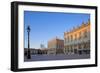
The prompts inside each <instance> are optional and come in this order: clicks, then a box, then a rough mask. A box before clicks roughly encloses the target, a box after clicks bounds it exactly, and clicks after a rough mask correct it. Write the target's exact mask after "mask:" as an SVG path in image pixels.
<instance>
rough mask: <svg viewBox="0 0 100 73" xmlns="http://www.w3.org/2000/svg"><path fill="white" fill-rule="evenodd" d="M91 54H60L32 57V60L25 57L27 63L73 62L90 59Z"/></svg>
mask: <svg viewBox="0 0 100 73" xmlns="http://www.w3.org/2000/svg"><path fill="white" fill-rule="evenodd" d="M89 58H90V54H81V55H79V54H72V55H68V54H67V55H65V54H58V55H31V59H27V57H26V56H25V57H24V61H25V62H30V61H48V60H49V61H50V60H73V59H89Z"/></svg>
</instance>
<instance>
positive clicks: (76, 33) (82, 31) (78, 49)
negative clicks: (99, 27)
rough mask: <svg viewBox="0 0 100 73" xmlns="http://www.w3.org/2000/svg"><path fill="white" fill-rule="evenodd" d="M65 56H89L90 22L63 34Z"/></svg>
mask: <svg viewBox="0 0 100 73" xmlns="http://www.w3.org/2000/svg"><path fill="white" fill-rule="evenodd" d="M64 53H65V54H89V53H90V21H88V22H87V23H82V25H81V26H79V27H77V28H73V29H72V30H71V31H69V32H64Z"/></svg>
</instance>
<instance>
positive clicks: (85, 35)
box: [84, 30, 87, 38]
mask: <svg viewBox="0 0 100 73" xmlns="http://www.w3.org/2000/svg"><path fill="white" fill-rule="evenodd" d="M86 37H87V31H86V30H85V31H84V38H86Z"/></svg>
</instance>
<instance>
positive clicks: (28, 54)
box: [27, 25, 31, 59]
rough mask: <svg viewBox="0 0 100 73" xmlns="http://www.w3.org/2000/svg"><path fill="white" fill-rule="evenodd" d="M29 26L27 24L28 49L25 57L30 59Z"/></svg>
mask: <svg viewBox="0 0 100 73" xmlns="http://www.w3.org/2000/svg"><path fill="white" fill-rule="evenodd" d="M30 30H31V29H30V26H29V25H28V26H27V33H28V51H27V59H31V53H30Z"/></svg>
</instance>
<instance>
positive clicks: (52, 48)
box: [48, 37, 64, 54]
mask: <svg viewBox="0 0 100 73" xmlns="http://www.w3.org/2000/svg"><path fill="white" fill-rule="evenodd" d="M48 49H49V50H48V53H49V54H50V53H52V54H60V53H63V49H64V40H62V39H59V38H57V37H56V38H54V39H51V40H49V41H48Z"/></svg>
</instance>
